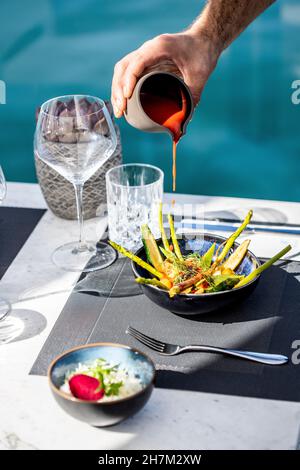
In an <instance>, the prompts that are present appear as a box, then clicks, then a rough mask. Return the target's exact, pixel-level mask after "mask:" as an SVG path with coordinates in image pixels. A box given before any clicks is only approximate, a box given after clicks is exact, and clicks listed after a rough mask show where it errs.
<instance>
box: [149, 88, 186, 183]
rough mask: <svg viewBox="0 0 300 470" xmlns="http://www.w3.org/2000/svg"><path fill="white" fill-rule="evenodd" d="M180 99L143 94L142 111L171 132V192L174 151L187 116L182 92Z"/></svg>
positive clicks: (173, 175)
mask: <svg viewBox="0 0 300 470" xmlns="http://www.w3.org/2000/svg"><path fill="white" fill-rule="evenodd" d="M180 92H181V99H180V100H178V99H176V100H175V99H172V98H171V97H168V96H157V95H153V94H150V93H145V94H143V99H142V106H143V108H144V111H145V112H146V113H147V114H148V116H149V117H150V118H151V119H152V121H155V122H157V123H158V124H160V125H161V126H163V127H166V128H167V129H169V131H171V134H172V141H173V146H172V148H173V152H172V153H173V164H172V177H173V191H176V151H177V144H178V142H179V140H180V138H181V136H182V126H183V123H184V121H185V119H186V114H187V100H186V97H185V95H184V92H183V91H182V90H180Z"/></svg>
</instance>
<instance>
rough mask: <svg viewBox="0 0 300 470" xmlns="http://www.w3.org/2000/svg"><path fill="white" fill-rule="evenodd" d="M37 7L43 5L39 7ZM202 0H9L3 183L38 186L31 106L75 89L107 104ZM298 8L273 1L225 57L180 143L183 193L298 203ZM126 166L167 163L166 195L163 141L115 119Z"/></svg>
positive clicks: (3, 33) (0, 109)
mask: <svg viewBox="0 0 300 470" xmlns="http://www.w3.org/2000/svg"><path fill="white" fill-rule="evenodd" d="M37 5H38V7H37ZM201 5H203V2H199V0H189V1H188V2H186V1H184V0H151V1H148V2H141V1H140V0H127V1H124V0H123V1H122V0H114V1H104V0H39V1H38V2H37V1H36V0H27V1H26V2H22V1H21V0H9V1H8V0H2V1H1V6H0V17H1V19H2V21H1V29H0V44H1V48H0V49H1V50H0V79H1V80H4V81H5V82H6V91H7V104H6V105H0V151H1V153H0V155H1V157H0V161H1V164H2V165H3V167H4V170H5V172H6V175H7V178H8V179H9V180H14V181H28V182H33V181H36V178H35V172H34V165H33V157H32V136H33V132H34V126H35V118H34V113H35V108H36V107H37V106H38V105H39V104H40V103H42V102H43V101H45V100H46V99H48V98H50V97H53V96H57V95H62V94H70V93H89V94H96V95H98V96H101V97H104V98H107V97H109V94H110V81H111V76H112V70H113V66H114V63H115V62H116V61H117V60H118V59H119V58H120V57H122V55H124V54H125V53H127V52H128V51H130V50H132V49H133V48H135V47H136V46H138V45H139V44H141V43H142V42H144V41H145V40H147V39H149V38H151V37H152V36H154V35H156V34H159V33H162V32H175V31H178V30H179V29H181V28H183V27H185V26H186V25H187V24H189V23H190V22H191V21H192V19H193V18H194V17H195V16H196V14H197V12H198V11H199V10H200V7H201ZM299 24H300V7H299V2H297V0H293V1H292V0H286V1H285V2H276V4H275V5H273V6H272V7H271V8H270V9H269V10H268V11H267V12H265V14H264V15H262V16H261V17H260V18H259V19H257V20H256V21H255V23H253V24H252V25H251V26H250V27H249V28H248V30H247V31H246V32H245V33H244V34H242V35H241V37H240V38H239V39H238V40H237V41H236V42H235V43H234V44H233V45H232V46H231V47H230V48H229V49H228V50H227V51H226V52H225V53H224V55H223V57H222V58H221V59H220V62H219V64H218V67H217V69H216V71H215V73H214V74H213V76H212V77H211V79H210V81H209V83H208V85H207V87H206V89H205V92H204V94H203V98H202V102H201V104H200V106H199V107H198V109H197V111H196V113H195V116H194V118H193V121H192V123H191V124H190V126H189V128H188V132H187V135H186V136H185V137H184V138H183V140H182V141H181V143H180V145H179V147H178V185H177V190H178V192H185V193H191V194H199V193H201V194H208V195H226V196H242V197H257V198H268V199H283V200H293V201H299V200H300V181H299V180H300V137H299V121H300V105H298V106H296V105H293V104H292V102H291V93H292V89H291V83H292V81H293V80H296V79H300V35H299ZM120 128H121V133H122V140H123V148H124V160H125V161H126V162H147V163H152V164H154V165H158V166H160V167H161V168H162V169H163V170H164V172H165V175H166V183H165V190H166V191H170V190H171V144H170V141H169V138H168V136H167V135H157V134H146V133H142V132H140V131H137V130H135V129H133V128H131V127H130V126H129V125H128V124H127V123H126V122H124V121H123V120H122V121H120Z"/></svg>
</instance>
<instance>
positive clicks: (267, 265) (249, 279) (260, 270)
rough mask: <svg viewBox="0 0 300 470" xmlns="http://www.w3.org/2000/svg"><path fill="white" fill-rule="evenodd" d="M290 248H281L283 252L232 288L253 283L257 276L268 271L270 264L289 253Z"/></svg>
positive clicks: (289, 246)
mask: <svg viewBox="0 0 300 470" xmlns="http://www.w3.org/2000/svg"><path fill="white" fill-rule="evenodd" d="M291 248H292V247H291V245H287V246H286V247H285V248H283V250H281V251H280V252H279V253H277V255H275V256H273V257H272V258H270V259H269V260H268V261H266V262H265V263H264V264H261V265H260V266H258V268H256V269H254V271H252V273H250V274H248V276H246V277H244V279H242V280H241V281H240V282H239V283H238V284H236V285H235V286H234V287H235V288H237V287H242V286H244V285H245V284H248V282H251V281H253V279H255V278H256V277H257V276H258V275H259V274H261V273H262V272H263V271H265V270H266V269H268V268H269V267H270V266H272V264H274V263H275V262H276V261H278V260H279V259H280V258H281V257H282V256H284V255H285V254H286V253H288V251H290V250H291Z"/></svg>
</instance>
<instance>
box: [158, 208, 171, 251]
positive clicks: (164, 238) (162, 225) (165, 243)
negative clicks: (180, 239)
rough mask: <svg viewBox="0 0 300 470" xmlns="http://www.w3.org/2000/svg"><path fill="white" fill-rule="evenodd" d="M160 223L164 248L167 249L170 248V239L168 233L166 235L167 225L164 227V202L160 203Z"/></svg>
mask: <svg viewBox="0 0 300 470" xmlns="http://www.w3.org/2000/svg"><path fill="white" fill-rule="evenodd" d="M158 223H159V230H160V233H161V239H162V242H163V245H164V248H165V250H170V245H169V240H168V238H167V235H166V232H165V227H164V219H163V212H162V202H161V203H160V204H159V212H158Z"/></svg>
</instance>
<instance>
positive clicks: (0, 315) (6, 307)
mask: <svg viewBox="0 0 300 470" xmlns="http://www.w3.org/2000/svg"><path fill="white" fill-rule="evenodd" d="M10 309H11V306H10V304H9V303H8V302H7V300H4V299H1V298H0V321H1V320H4V318H5V317H6V315H7V314H8V313H9V312H10Z"/></svg>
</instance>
